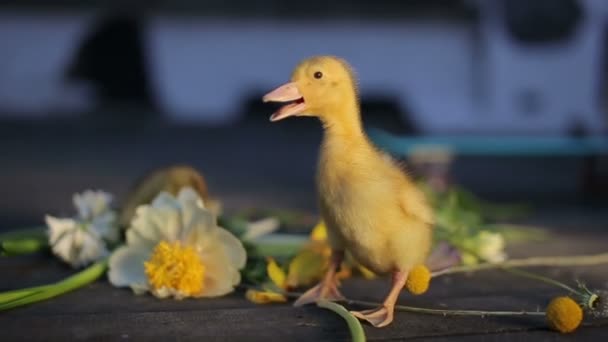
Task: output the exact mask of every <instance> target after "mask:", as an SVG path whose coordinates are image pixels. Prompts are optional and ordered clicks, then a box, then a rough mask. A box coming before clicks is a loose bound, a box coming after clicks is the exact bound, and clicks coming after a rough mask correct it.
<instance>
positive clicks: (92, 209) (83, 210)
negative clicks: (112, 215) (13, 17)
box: [72, 190, 112, 219]
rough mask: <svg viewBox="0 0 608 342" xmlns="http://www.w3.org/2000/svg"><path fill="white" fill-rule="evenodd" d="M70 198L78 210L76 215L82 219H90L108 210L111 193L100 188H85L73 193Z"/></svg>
mask: <svg viewBox="0 0 608 342" xmlns="http://www.w3.org/2000/svg"><path fill="white" fill-rule="evenodd" d="M72 200H73V202H74V206H75V207H76V210H77V211H78V216H79V217H80V218H82V219H91V218H93V217H95V216H99V215H101V214H102V213H104V212H106V211H108V210H110V203H111V202H112V195H111V194H109V193H107V192H104V191H101V190H99V191H94V190H86V191H84V192H82V193H76V194H74V196H73V198H72Z"/></svg>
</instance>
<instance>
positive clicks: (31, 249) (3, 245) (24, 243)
mask: <svg viewBox="0 0 608 342" xmlns="http://www.w3.org/2000/svg"><path fill="white" fill-rule="evenodd" d="M46 247H48V244H47V241H46V239H44V240H40V239H35V238H26V239H11V240H3V241H0V255H2V256H13V255H23V254H31V253H35V252H38V251H41V250H43V249H45V248H46Z"/></svg>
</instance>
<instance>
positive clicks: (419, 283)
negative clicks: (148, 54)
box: [405, 265, 431, 295]
mask: <svg viewBox="0 0 608 342" xmlns="http://www.w3.org/2000/svg"><path fill="white" fill-rule="evenodd" d="M430 282H431V272H430V271H429V269H428V268H426V266H424V265H418V266H415V267H414V268H412V270H411V271H410V273H409V274H408V277H407V281H406V282H405V287H406V288H407V290H408V291H409V292H410V293H411V294H414V295H420V294H423V293H425V292H426V290H428V289H429V284H430Z"/></svg>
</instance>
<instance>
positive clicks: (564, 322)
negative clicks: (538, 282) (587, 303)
mask: <svg viewBox="0 0 608 342" xmlns="http://www.w3.org/2000/svg"><path fill="white" fill-rule="evenodd" d="M546 315H547V322H548V323H549V326H550V327H551V329H553V330H556V331H559V332H561V333H569V332H573V331H574V330H576V328H578V326H579V325H580V324H581V321H582V320H583V310H582V309H581V307H580V305H578V304H577V303H576V302H575V301H574V300H573V299H572V298H570V297H565V296H564V297H557V298H554V299H553V300H552V301H551V303H549V306H547V314H546Z"/></svg>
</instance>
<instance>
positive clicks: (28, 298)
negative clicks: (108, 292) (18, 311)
mask: <svg viewBox="0 0 608 342" xmlns="http://www.w3.org/2000/svg"><path fill="white" fill-rule="evenodd" d="M107 266H108V262H107V259H106V260H102V261H98V262H96V263H94V264H93V265H91V266H89V267H88V268H85V269H84V270H82V271H80V272H78V273H76V274H74V275H73V276H70V277H68V278H66V279H64V280H62V281H59V282H57V283H54V284H49V285H43V286H36V287H31V288H25V289H19V290H13V291H7V292H2V293H0V311H4V310H9V309H13V308H16V307H19V306H23V305H28V304H32V303H36V302H40V301H43V300H46V299H50V298H53V297H56V296H59V295H62V294H64V293H67V292H70V291H73V290H76V289H78V288H80V287H83V286H85V285H87V284H90V283H92V282H94V281H95V280H97V279H98V278H99V277H101V276H102V275H103V274H104V273H105V271H106V269H107Z"/></svg>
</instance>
